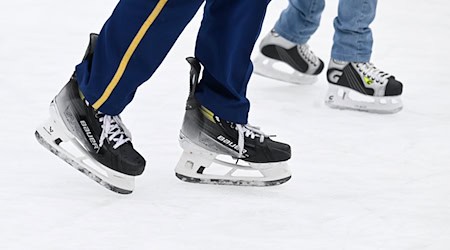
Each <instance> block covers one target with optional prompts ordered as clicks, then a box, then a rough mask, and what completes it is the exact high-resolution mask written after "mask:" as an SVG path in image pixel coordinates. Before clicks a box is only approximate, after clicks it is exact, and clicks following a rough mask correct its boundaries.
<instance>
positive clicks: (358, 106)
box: [325, 84, 403, 114]
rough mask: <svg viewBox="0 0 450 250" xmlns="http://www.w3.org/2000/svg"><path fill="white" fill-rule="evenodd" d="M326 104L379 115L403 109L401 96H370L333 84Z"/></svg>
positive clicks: (326, 98) (330, 85)
mask: <svg viewBox="0 0 450 250" xmlns="http://www.w3.org/2000/svg"><path fill="white" fill-rule="evenodd" d="M325 103H326V104H327V105H328V106H329V107H331V108H336V109H351V110H359V111H366V112H370V113H379V114H393V113H397V112H399V111H400V110H402V108H403V103H402V99H401V96H368V95H364V94H362V93H359V92H358V91H355V90H353V89H351V88H347V87H344V86H335V85H333V84H329V87H328V92H327V95H326V97H325Z"/></svg>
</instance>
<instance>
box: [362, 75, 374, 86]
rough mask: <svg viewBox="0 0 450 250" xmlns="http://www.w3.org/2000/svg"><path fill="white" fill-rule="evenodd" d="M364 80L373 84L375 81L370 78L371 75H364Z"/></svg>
mask: <svg viewBox="0 0 450 250" xmlns="http://www.w3.org/2000/svg"><path fill="white" fill-rule="evenodd" d="M364 81H365V82H366V83H367V85H370V84H372V83H373V80H372V79H370V78H369V77H367V76H365V77H364Z"/></svg>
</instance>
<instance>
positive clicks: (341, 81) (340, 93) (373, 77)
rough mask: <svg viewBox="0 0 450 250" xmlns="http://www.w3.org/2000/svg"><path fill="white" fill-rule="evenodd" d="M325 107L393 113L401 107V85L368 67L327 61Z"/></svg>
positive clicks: (387, 75) (372, 67)
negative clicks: (328, 62)
mask: <svg viewBox="0 0 450 250" xmlns="http://www.w3.org/2000/svg"><path fill="white" fill-rule="evenodd" d="M327 76H328V82H329V85H328V86H329V87H328V92H327V95H326V98H325V103H326V104H327V105H328V106H330V107H331V108H338V109H353V110H360V111H367V112H373V113H396V112H398V111H400V110H401V109H402V107H403V104H402V100H401V94H402V89H403V85H402V83H401V82H399V81H397V80H396V79H395V77H394V76H392V75H390V74H388V73H386V72H383V71H381V70H379V69H378V68H376V67H375V66H374V65H373V64H372V63H349V62H339V61H336V60H331V61H330V65H329V68H328V72H327Z"/></svg>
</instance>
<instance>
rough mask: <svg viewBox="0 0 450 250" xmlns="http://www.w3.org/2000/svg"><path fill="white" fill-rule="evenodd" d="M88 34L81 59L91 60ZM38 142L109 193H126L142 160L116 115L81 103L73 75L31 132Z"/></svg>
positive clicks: (91, 44)
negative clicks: (39, 124) (86, 48)
mask: <svg viewBox="0 0 450 250" xmlns="http://www.w3.org/2000/svg"><path fill="white" fill-rule="evenodd" d="M96 38H97V37H96V35H94V34H92V35H91V40H90V44H89V47H88V50H87V53H86V55H85V57H84V60H90V59H92V53H93V49H94V46H95V41H96ZM35 135H36V138H37V139H38V141H39V143H41V144H42V145H43V146H44V147H46V148H47V149H48V150H50V151H51V152H52V153H54V154H55V155H57V156H58V157H60V158H61V159H63V160H64V161H66V162H67V163H69V164H70V165H72V166H73V167H74V168H76V169H78V170H79V171H80V172H82V173H84V174H85V175H87V176H88V177H90V178H91V179H93V180H94V181H96V182H98V183H99V184H100V185H102V186H104V187H106V188H107V189H110V190H111V191H114V192H117V193H121V194H129V193H131V192H132V191H133V189H134V177H135V176H137V175H140V174H142V172H143V171H144V167H145V160H144V158H143V157H142V156H141V155H140V154H139V153H138V152H137V151H136V150H135V149H134V148H133V145H132V143H131V135H130V133H129V131H128V130H127V129H126V127H125V126H124V124H123V123H122V121H121V119H120V117H119V116H109V115H106V114H103V113H101V112H99V111H96V110H94V109H93V108H92V107H91V106H89V105H88V103H87V101H85V100H84V98H83V96H82V94H81V92H80V90H79V88H78V83H77V79H76V76H75V74H74V75H73V76H72V77H71V79H70V81H69V82H68V83H67V84H66V85H65V86H64V88H63V89H62V90H61V92H60V93H59V94H58V95H57V96H56V97H55V98H54V99H53V101H52V102H51V104H50V119H49V121H48V122H46V123H44V124H43V125H41V126H39V127H38V128H37V130H36V132H35Z"/></svg>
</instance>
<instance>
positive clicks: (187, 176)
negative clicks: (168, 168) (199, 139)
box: [175, 134, 217, 182]
mask: <svg viewBox="0 0 450 250" xmlns="http://www.w3.org/2000/svg"><path fill="white" fill-rule="evenodd" d="M179 143H180V146H181V148H182V149H183V154H182V155H181V157H180V160H179V161H178V164H177V166H176V168H175V175H176V176H177V177H178V178H179V179H180V180H183V181H188V182H200V179H199V178H196V176H197V175H198V177H200V176H202V173H203V171H204V170H205V168H208V167H209V166H210V165H211V164H212V162H213V161H214V159H215V158H216V156H217V154H215V153H212V152H209V151H207V150H205V149H203V148H201V147H199V146H197V145H195V144H193V143H192V142H191V141H190V140H189V139H187V138H186V137H185V136H184V135H182V134H180V140H179ZM193 174H194V176H193Z"/></svg>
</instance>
